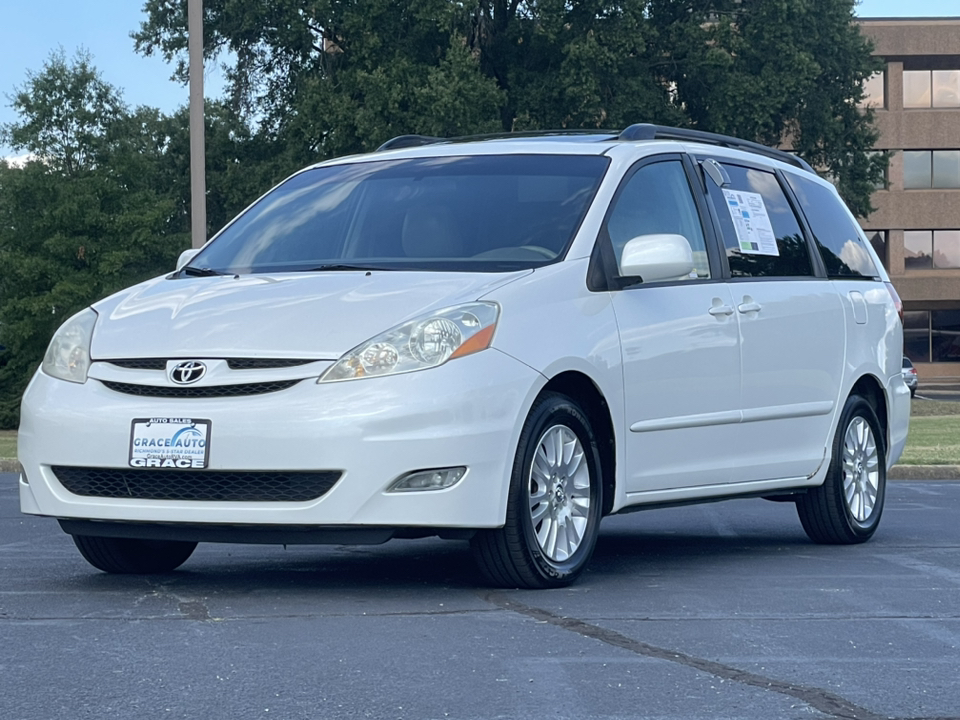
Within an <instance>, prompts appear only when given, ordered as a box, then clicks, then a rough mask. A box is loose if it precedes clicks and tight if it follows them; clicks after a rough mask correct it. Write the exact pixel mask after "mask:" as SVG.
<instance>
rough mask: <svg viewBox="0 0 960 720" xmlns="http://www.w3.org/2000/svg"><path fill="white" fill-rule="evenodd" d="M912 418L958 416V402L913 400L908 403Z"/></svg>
mask: <svg viewBox="0 0 960 720" xmlns="http://www.w3.org/2000/svg"><path fill="white" fill-rule="evenodd" d="M910 415H911V416H912V417H933V416H938V415H960V402H943V401H942V400H921V399H919V398H914V399H913V402H911V403H910Z"/></svg>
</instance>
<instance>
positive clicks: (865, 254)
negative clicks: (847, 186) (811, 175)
mask: <svg viewBox="0 0 960 720" xmlns="http://www.w3.org/2000/svg"><path fill="white" fill-rule="evenodd" d="M786 177H787V182H788V183H789V184H790V187H791V188H793V191H794V192H795V193H796V195H797V199H798V200H799V201H800V207H801V209H802V210H803V214H804V215H805V216H806V218H807V222H808V223H809V224H810V229H811V230H812V231H813V237H814V239H815V240H816V243H817V247H818V248H819V249H820V255H821V256H822V257H823V264H824V266H825V267H826V268H827V275H829V276H830V277H844V278H849V277H864V278H876V277H879V276H880V273H879V272H878V271H877V266H876V264H875V263H874V262H873V258H872V257H870V252H869V251H868V250H867V247H866V243H865V242H864V241H863V239H862V238H861V236H860V227H859V225H857V224H856V223H855V222H854V221H853V218H852V217H851V216H850V213H849V212H847V210H846V208H845V207H844V206H843V203H842V201H841V200H840V199H839V198H838V197H837V196H836V195H835V194H834V193H833V192H832V191H831V190H830V188H828V187H825V186H823V185H820V184H819V183H817V182H815V181H814V180H811V179H808V178H805V177H802V176H800V175H797V174H794V173H786Z"/></svg>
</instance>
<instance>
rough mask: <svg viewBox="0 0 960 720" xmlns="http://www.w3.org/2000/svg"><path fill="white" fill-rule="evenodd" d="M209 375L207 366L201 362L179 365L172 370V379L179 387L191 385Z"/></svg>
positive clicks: (188, 361)
mask: <svg viewBox="0 0 960 720" xmlns="http://www.w3.org/2000/svg"><path fill="white" fill-rule="evenodd" d="M206 374H207V366H206V365H204V364H203V363H202V362H200V361H199V360H186V361H185V362H181V363H177V364H176V365H174V366H173V369H172V370H170V379H171V380H173V382H175V383H176V384H177V385H190V384H191V383H195V382H197V380H199V379H200V378H202V377H203V376H204V375H206Z"/></svg>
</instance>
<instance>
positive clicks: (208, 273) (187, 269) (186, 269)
mask: <svg viewBox="0 0 960 720" xmlns="http://www.w3.org/2000/svg"><path fill="white" fill-rule="evenodd" d="M180 272H181V273H182V274H184V275H190V276H192V277H213V276H214V275H226V273H222V272H220V271H219V270H211V269H210V268H208V267H202V268H198V267H193V266H192V265H184V266H183V267H182V268H180Z"/></svg>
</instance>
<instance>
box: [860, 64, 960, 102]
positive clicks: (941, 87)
mask: <svg viewBox="0 0 960 720" xmlns="http://www.w3.org/2000/svg"><path fill="white" fill-rule="evenodd" d="M868 82H869V81H868ZM866 87H867V85H866V83H865V84H864V90H866ZM864 102H866V100H864ZM903 107H905V108H908V109H911V108H930V107H933V108H960V69H957V70H904V71H903Z"/></svg>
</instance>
